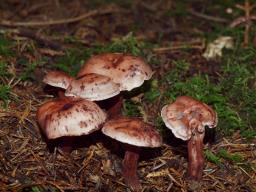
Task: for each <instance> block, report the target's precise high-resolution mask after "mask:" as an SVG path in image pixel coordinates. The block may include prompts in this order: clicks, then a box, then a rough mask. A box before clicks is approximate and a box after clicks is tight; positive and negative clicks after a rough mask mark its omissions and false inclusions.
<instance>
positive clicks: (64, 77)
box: [43, 71, 73, 89]
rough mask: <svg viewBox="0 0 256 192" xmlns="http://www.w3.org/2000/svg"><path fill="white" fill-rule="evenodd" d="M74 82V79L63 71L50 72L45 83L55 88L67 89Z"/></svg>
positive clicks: (45, 78)
mask: <svg viewBox="0 0 256 192" xmlns="http://www.w3.org/2000/svg"><path fill="white" fill-rule="evenodd" d="M72 80H73V77H71V76H69V75H68V74H66V73H64V72H62V71H49V72H47V74H46V75H45V76H44V79H43V82H44V83H46V84H48V85H51V86H54V87H59V88H63V89H67V88H68V86H69V84H70V83H71V81H72Z"/></svg>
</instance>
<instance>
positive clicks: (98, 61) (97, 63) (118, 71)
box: [77, 53, 153, 91]
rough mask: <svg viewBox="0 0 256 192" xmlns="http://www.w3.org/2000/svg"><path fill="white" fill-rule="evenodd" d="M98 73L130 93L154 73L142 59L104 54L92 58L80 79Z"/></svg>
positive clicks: (85, 66) (117, 54)
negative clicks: (85, 75)
mask: <svg viewBox="0 0 256 192" xmlns="http://www.w3.org/2000/svg"><path fill="white" fill-rule="evenodd" d="M87 73H97V74H101V75H105V76H107V77H109V78H111V79H112V80H113V81H114V82H115V83H117V84H120V90H121V91H130V90H132V89H134V88H136V87H139V86H141V85H142V84H143V82H144V81H145V80H149V79H150V78H151V77H152V75H153V71H152V70H151V68H150V66H149V65H148V64H147V63H146V62H145V61H144V60H143V59H142V58H140V57H136V56H132V55H127V54H123V53H104V54H99V55H95V56H92V57H91V58H90V59H89V60H88V61H87V62H86V63H85V64H84V65H83V67H82V68H81V69H80V71H79V73H78V75H77V76H78V77H80V76H83V75H84V74H87Z"/></svg>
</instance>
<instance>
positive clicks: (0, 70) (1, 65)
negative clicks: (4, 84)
mask: <svg viewBox="0 0 256 192" xmlns="http://www.w3.org/2000/svg"><path fill="white" fill-rule="evenodd" d="M9 75H10V74H9V72H8V67H7V64H6V63H5V62H4V61H0V77H8V76H9Z"/></svg>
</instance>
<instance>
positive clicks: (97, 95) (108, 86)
mask: <svg viewBox="0 0 256 192" xmlns="http://www.w3.org/2000/svg"><path fill="white" fill-rule="evenodd" d="M119 93H120V90H119V85H118V84H116V83H114V82H113V81H112V80H111V79H110V78H109V77H106V76H103V75H99V74H95V73H89V74H85V75H83V76H80V77H79V78H76V79H74V80H73V81H71V83H70V85H69V87H68V88H67V90H66V92H65V95H66V96H74V97H78V98H79V97H80V98H84V99H88V100H90V101H99V100H105V99H108V98H111V97H114V96H115V95H118V94H119Z"/></svg>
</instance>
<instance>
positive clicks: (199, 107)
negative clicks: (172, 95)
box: [161, 96, 218, 180]
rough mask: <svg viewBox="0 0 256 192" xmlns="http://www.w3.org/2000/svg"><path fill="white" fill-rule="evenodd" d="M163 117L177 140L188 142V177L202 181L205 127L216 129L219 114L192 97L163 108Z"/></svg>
mask: <svg viewBox="0 0 256 192" xmlns="http://www.w3.org/2000/svg"><path fill="white" fill-rule="evenodd" d="M161 116H162V118H163V121H164V123H165V125H166V126H167V127H168V128H169V129H170V130H171V131H172V133H173V134H174V135H175V136H176V137H177V138H179V139H182V140H185V141H188V177H189V178H190V179H192V180H200V179H201V177H202V173H203V166H204V156H203V139H204V135H205V127H206V126H207V127H209V128H214V127H216V125H217V122H218V118H217V113H216V112H215V111H214V110H213V109H212V108H211V107H209V106H208V105H206V104H205V103H202V102H200V101H197V100H195V99H193V98H192V97H189V96H180V97H178V98H177V99H176V101H175V102H174V103H171V104H169V105H166V106H164V107H163V108H162V111H161Z"/></svg>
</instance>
